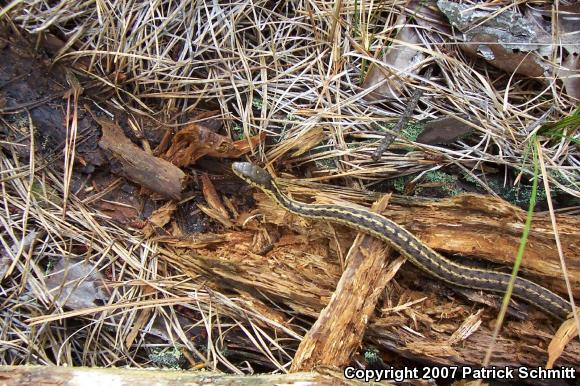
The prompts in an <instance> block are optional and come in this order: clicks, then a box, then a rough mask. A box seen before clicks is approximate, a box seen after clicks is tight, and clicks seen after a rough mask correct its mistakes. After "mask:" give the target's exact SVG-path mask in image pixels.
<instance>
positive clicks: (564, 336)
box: [546, 318, 578, 369]
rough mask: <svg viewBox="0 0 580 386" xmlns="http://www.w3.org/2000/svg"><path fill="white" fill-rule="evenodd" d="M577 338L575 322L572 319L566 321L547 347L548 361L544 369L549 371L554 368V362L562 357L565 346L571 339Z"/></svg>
mask: <svg viewBox="0 0 580 386" xmlns="http://www.w3.org/2000/svg"><path fill="white" fill-rule="evenodd" d="M577 336H578V330H577V329H576V321H575V320H574V318H572V319H568V320H566V321H565V322H564V323H562V325H561V326H560V328H559V329H558V331H557V332H556V334H555V335H554V338H552V341H551V342H550V344H549V345H548V361H547V362H546V368H547V369H551V368H552V367H553V366H554V362H556V360H557V359H558V358H559V357H560V355H562V353H563V352H564V348H565V347H566V344H568V342H570V341H571V340H572V339H574V338H575V337H577Z"/></svg>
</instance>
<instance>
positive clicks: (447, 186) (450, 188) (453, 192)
mask: <svg viewBox="0 0 580 386" xmlns="http://www.w3.org/2000/svg"><path fill="white" fill-rule="evenodd" d="M423 180H424V181H426V182H432V183H435V184H439V185H440V186H441V188H442V189H443V191H444V192H445V193H447V194H448V195H450V196H457V195H458V194H460V193H462V192H463V190H462V189H460V188H459V187H458V186H457V176H456V175H453V174H448V173H445V172H443V171H440V170H434V171H430V172H428V173H425V175H424V176H423ZM424 189H425V188H421V187H419V188H418V189H417V190H418V191H422V190H424Z"/></svg>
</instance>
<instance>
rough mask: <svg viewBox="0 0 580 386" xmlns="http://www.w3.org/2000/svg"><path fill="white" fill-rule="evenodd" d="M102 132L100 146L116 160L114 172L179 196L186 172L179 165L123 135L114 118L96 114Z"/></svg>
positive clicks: (159, 191)
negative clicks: (141, 147) (137, 144)
mask: <svg viewBox="0 0 580 386" xmlns="http://www.w3.org/2000/svg"><path fill="white" fill-rule="evenodd" d="M97 122H98V123H99V124H100V125H101V127H102V130H103V136H102V137H101V140H100V141H99V147H100V148H101V149H103V150H105V152H106V153H108V155H109V156H110V158H111V161H114V162H116V165H114V166H115V170H114V172H115V173H116V174H119V175H121V176H123V177H125V178H127V179H129V180H131V181H133V182H135V183H137V184H139V185H141V186H143V187H145V188H147V189H149V190H152V191H154V192H157V193H159V194H161V195H163V196H165V197H168V198H172V199H175V200H179V199H180V198H181V190H182V188H183V183H184V181H185V173H184V172H183V171H181V169H179V168H178V167H176V166H175V165H173V164H171V163H170V162H168V161H165V160H163V159H161V158H157V157H155V156H153V155H151V154H148V153H146V152H145V151H143V150H142V149H140V148H139V147H138V146H136V145H135V144H134V143H133V142H131V140H130V139H129V138H127V137H126V136H125V134H124V133H123V130H121V128H120V127H119V126H118V125H117V124H115V123H114V122H112V121H110V120H108V119H105V118H97Z"/></svg>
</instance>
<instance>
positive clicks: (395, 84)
mask: <svg viewBox="0 0 580 386" xmlns="http://www.w3.org/2000/svg"><path fill="white" fill-rule="evenodd" d="M397 24H398V25H406V18H405V17H404V15H401V16H400V17H399V20H398V21H397ZM395 39H396V40H397V41H398V42H393V44H392V45H391V46H390V47H389V49H388V50H387V52H386V53H385V56H384V58H383V63H384V64H383V63H381V65H377V64H375V63H373V64H372V65H371V67H370V68H369V71H368V73H367V75H366V77H365V81H364V83H363V88H365V89H368V88H371V87H374V86H375V85H376V84H377V83H382V84H381V85H380V86H377V88H375V89H374V90H373V91H372V92H371V93H369V94H367V96H366V97H365V99H367V100H375V99H380V98H384V97H387V98H396V97H398V96H400V95H401V90H402V89H403V87H404V86H405V85H406V84H408V82H409V75H411V74H415V73H417V72H418V71H419V68H416V66H415V65H416V64H417V63H419V62H420V61H421V60H423V59H424V57H425V54H423V53H422V52H421V51H418V50H416V49H414V48H413V47H412V46H413V45H414V44H417V45H418V44H421V41H420V39H419V36H418V35H417V33H416V32H415V29H414V27H412V26H405V27H402V28H401V29H400V30H399V32H398V33H397V36H396V38H395ZM399 41H400V42H405V43H408V44H401V43H400V42H399ZM385 67H386V68H385Z"/></svg>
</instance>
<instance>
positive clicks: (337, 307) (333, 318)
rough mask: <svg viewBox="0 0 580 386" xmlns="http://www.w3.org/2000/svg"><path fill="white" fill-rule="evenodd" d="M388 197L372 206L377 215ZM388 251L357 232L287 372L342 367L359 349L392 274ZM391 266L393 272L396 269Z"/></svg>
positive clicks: (378, 241) (378, 243)
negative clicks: (327, 298) (325, 301)
mask: <svg viewBox="0 0 580 386" xmlns="http://www.w3.org/2000/svg"><path fill="white" fill-rule="evenodd" d="M387 203H388V197H387V196H385V197H383V199H381V200H380V201H378V202H377V203H376V204H375V205H373V210H374V211H378V212H380V211H381V210H383V209H384V208H385V207H386V206H387ZM390 252H391V248H389V247H386V248H385V246H384V243H382V242H381V241H380V240H377V239H376V238H373V237H371V236H368V235H364V234H361V233H359V235H358V236H357V237H356V239H355V242H354V243H353V245H352V247H351V248H350V250H349V253H348V255H347V259H346V261H347V266H346V269H345V270H344V273H343V274H342V276H341V278H340V280H339V282H338V285H337V286H336V290H335V291H334V294H333V296H332V298H331V299H330V302H329V303H328V305H327V306H326V307H325V308H324V309H323V310H322V311H321V312H320V315H319V316H318V319H317V320H316V323H314V325H313V326H312V327H311V328H310V330H309V331H308V333H307V334H306V335H305V336H304V338H303V339H302V342H301V343H300V346H299V347H298V351H297V352H296V355H294V360H293V361H292V368H291V370H290V371H292V372H296V371H309V370H312V369H314V368H316V366H318V365H329V366H345V365H347V364H348V363H349V361H350V358H351V355H352V354H353V353H354V352H355V350H356V349H358V348H359V347H360V344H361V342H362V339H363V336H364V333H365V329H366V325H367V323H368V321H369V319H370V318H371V316H372V314H373V312H374V309H375V307H376V304H377V301H378V299H379V295H380V294H381V293H382V292H383V289H384V288H385V285H386V284H387V281H388V280H390V279H391V278H392V277H393V275H390V277H389V275H387V273H388V268H387V256H388V255H389V254H390ZM399 266H400V264H399V265H398V266H397V267H393V271H395V272H396V270H397V269H398V267H399Z"/></svg>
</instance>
